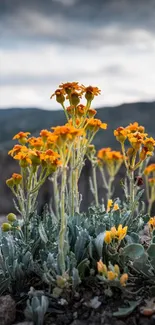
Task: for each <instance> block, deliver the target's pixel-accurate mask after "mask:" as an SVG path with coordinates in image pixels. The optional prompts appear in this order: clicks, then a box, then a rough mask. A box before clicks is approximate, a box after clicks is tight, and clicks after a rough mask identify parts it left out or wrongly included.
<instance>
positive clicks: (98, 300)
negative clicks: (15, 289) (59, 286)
mask: <svg viewBox="0 0 155 325" xmlns="http://www.w3.org/2000/svg"><path fill="white" fill-rule="evenodd" d="M148 289H149V288H142V290H141V291H140V293H139V295H137V296H134V300H135V302H136V305H137V307H136V308H134V310H133V311H132V312H131V311H130V312H129V311H128V313H126V315H125V316H124V317H123V316H121V317H120V316H119V317H116V316H114V313H115V312H116V311H118V308H120V307H122V308H124V307H128V302H129V301H131V299H132V301H133V297H125V296H123V295H122V294H121V292H120V291H119V290H118V289H115V290H114V291H113V296H112V297H108V296H107V295H105V288H103V287H102V286H101V285H100V283H97V284H96V283H94V285H93V284H92V282H89V281H87V283H86V282H85V283H83V285H81V286H80V288H79V289H78V290H77V291H76V292H74V293H73V291H69V292H65V293H64V295H63V297H61V298H59V299H56V298H53V297H52V296H51V298H49V308H48V313H47V314H46V317H45V321H44V325H154V324H155V314H154V311H152V314H151V315H150V316H149V317H148V316H144V315H143V312H142V311H143V307H142V306H145V305H146V301H147V300H148V299H150V298H149V297H148V292H149V290H148ZM19 300H20V302H19ZM24 308H25V302H24V303H21V298H20V299H19V298H17V297H16V299H15V298H13V299H12V298H11V296H10V295H6V296H2V297H1V298H0V325H15V324H18V325H38V323H36V324H34V323H33V322H30V321H29V322H26V321H24V313H23V309H24ZM145 311H146V310H145ZM147 311H148V309H147Z"/></svg>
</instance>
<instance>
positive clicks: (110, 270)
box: [97, 259, 128, 286]
mask: <svg viewBox="0 0 155 325" xmlns="http://www.w3.org/2000/svg"><path fill="white" fill-rule="evenodd" d="M97 270H98V273H99V274H101V275H102V276H103V277H104V278H105V279H106V280H108V281H109V282H111V281H115V280H116V281H119V283H120V285H121V286H126V284H127V281H128V274H127V273H123V274H122V275H121V273H120V268H119V266H118V265H117V264H115V265H114V266H113V265H111V264H110V265H109V266H108V267H107V266H106V264H104V263H103V262H102V260H101V259H100V260H99V262H97Z"/></svg>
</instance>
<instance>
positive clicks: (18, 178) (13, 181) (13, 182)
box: [6, 173, 22, 188]
mask: <svg viewBox="0 0 155 325" xmlns="http://www.w3.org/2000/svg"><path fill="white" fill-rule="evenodd" d="M21 182H22V175H20V174H16V173H13V174H12V177H11V178H9V179H7V181H6V184H7V185H8V187H11V188H12V187H14V186H18V185H19V184H21Z"/></svg>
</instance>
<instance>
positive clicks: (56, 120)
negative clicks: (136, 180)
mask: <svg viewBox="0 0 155 325" xmlns="http://www.w3.org/2000/svg"><path fill="white" fill-rule="evenodd" d="M96 118H99V119H101V120H102V121H103V122H106V123H107V124H108V128H107V130H106V131H103V130H101V131H99V132H98V133H97V135H96V136H95V139H94V144H95V145H96V148H97V149H99V148H101V147H107V146H110V147H112V148H114V149H119V143H118V142H117V141H116V140H115V137H114V136H113V130H114V129H116V128H117V127H119V126H124V127H125V126H126V125H127V124H129V123H133V122H135V121H137V122H138V123H139V124H141V125H143V126H145V128H146V132H148V133H149V135H150V136H152V137H154V138H155V122H154V121H155V101H153V102H137V103H129V104H122V105H119V106H114V107H103V108H99V109H97V115H96ZM65 122H66V119H65V115H64V112H63V110H44V109H38V108H22V109H21V108H9V109H1V110H0V150H8V149H10V148H11V147H12V145H13V143H14V142H13V141H12V140H11V139H12V137H13V136H14V135H15V134H16V133H18V132H19V131H28V132H30V133H31V134H32V135H34V136H38V135H39V132H40V130H41V129H49V130H50V128H51V127H52V126H56V125H63V124H64V123H65Z"/></svg>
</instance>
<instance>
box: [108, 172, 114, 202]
mask: <svg viewBox="0 0 155 325" xmlns="http://www.w3.org/2000/svg"><path fill="white" fill-rule="evenodd" d="M113 181H114V177H113V176H110V177H109V184H108V193H107V202H108V200H110V199H111V197H112V184H113Z"/></svg>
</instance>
